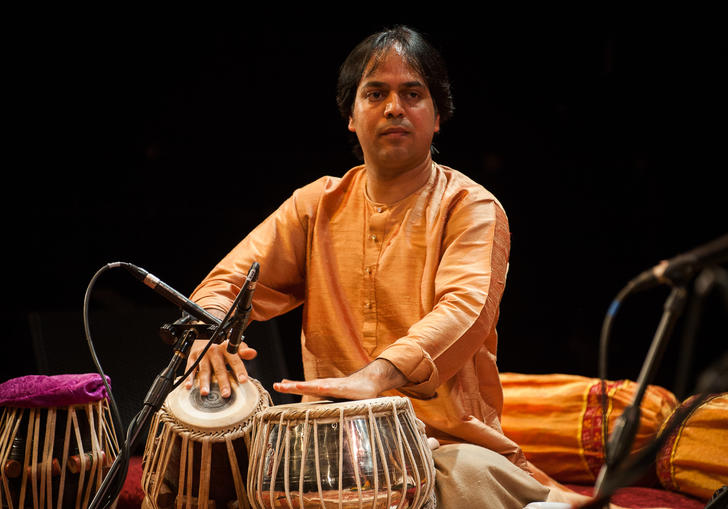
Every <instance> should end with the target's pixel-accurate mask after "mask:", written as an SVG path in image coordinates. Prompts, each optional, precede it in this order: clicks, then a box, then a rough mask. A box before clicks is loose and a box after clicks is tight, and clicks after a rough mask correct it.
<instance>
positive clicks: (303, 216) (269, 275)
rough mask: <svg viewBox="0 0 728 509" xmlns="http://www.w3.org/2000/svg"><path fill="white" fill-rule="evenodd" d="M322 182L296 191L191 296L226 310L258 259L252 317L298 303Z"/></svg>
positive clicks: (271, 314) (264, 316) (204, 304)
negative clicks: (307, 243) (258, 272)
mask: <svg viewBox="0 0 728 509" xmlns="http://www.w3.org/2000/svg"><path fill="white" fill-rule="evenodd" d="M324 181H325V179H323V178H322V179H319V180H317V181H316V182H313V183H312V184H309V185H308V186H306V187H303V188H301V189H298V190H296V191H295V192H294V193H293V195H292V196H291V197H290V198H288V199H287V200H286V201H285V202H284V203H283V204H282V205H281V206H280V207H279V208H278V209H277V210H276V211H275V212H273V213H272V214H271V215H270V216H268V217H267V218H266V219H265V220H264V221H263V222H262V223H261V224H260V225H258V226H257V227H256V228H255V229H254V230H253V231H252V232H250V234H248V235H247V236H246V237H245V238H244V239H243V240H242V241H241V242H240V243H239V244H238V245H237V246H235V248H233V249H232V251H230V252H229V253H228V254H227V255H226V256H225V257H224V258H223V259H222V260H221V261H220V262H219V263H218V264H217V265H216V266H215V267H214V268H213V269H212V271H211V272H210V273H209V274H208V275H207V277H205V279H204V280H203V281H202V282H201V283H200V284H199V285H198V286H197V288H196V289H195V290H194V291H193V292H192V295H191V297H190V298H191V300H193V301H194V302H196V303H197V304H198V305H199V306H201V307H202V308H204V309H208V310H217V311H222V312H227V310H228V309H229V308H230V306H231V305H232V303H233V301H234V300H235V297H236V296H237V295H238V293H239V292H240V289H241V287H242V284H243V283H244V281H245V277H246V275H247V273H248V270H249V269H250V267H251V265H252V264H253V262H258V263H259V264H260V274H259V277H258V282H257V285H256V290H255V294H254V295H253V310H252V312H251V319H252V320H257V321H263V320H268V319H270V318H273V317H275V316H278V315H281V314H283V313H286V312H287V311H290V310H291V309H294V308H295V307H297V306H299V305H300V304H301V303H302V302H303V296H304V279H305V267H306V263H305V258H306V238H307V232H308V224H309V220H310V217H311V216H312V214H315V210H316V203H317V202H318V199H319V197H320V195H321V192H322V189H323V186H324V185H325V182H324Z"/></svg>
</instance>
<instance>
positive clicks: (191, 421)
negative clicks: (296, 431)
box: [142, 376, 272, 509]
mask: <svg viewBox="0 0 728 509" xmlns="http://www.w3.org/2000/svg"><path fill="white" fill-rule="evenodd" d="M229 378H230V385H231V388H232V391H231V395H230V397H229V398H223V397H222V396H221V395H220V390H219V387H218V385H217V383H214V382H213V383H211V384H210V393H209V395H207V396H201V395H200V391H199V387H198V386H195V387H194V388H193V389H191V390H188V389H186V388H185V387H184V386H183V385H180V386H179V387H177V388H176V389H175V390H173V391H172V392H171V393H170V394H169V395H168V396H167V399H166V400H165V402H164V405H163V406H162V408H161V409H160V410H159V411H158V412H157V413H156V414H155V416H154V418H153V420H152V422H151V424H150V428H149V436H148V438H147V444H146V448H145V451H144V458H143V465H144V468H143V472H142V489H143V491H144V494H145V500H144V507H147V508H149V507H152V508H158V509H164V508H168V507H178V508H181V507H186V508H196V507H199V508H205V507H207V508H211V509H214V508H218V509H219V508H228V507H229V508H237V507H239V508H245V507H249V505H248V502H247V494H246V492H245V474H246V472H247V466H248V455H247V444H246V442H245V437H246V432H247V429H248V426H249V425H250V423H251V421H252V417H253V415H254V414H255V413H257V412H259V411H261V410H262V409H263V408H267V407H269V406H270V405H271V404H272V403H271V399H270V395H269V394H268V392H266V391H265V389H263V387H262V386H261V384H260V382H258V381H257V380H254V379H249V380H248V381H247V382H245V383H242V384H238V382H237V381H236V380H235V379H234V378H233V377H232V376H230V377H229Z"/></svg>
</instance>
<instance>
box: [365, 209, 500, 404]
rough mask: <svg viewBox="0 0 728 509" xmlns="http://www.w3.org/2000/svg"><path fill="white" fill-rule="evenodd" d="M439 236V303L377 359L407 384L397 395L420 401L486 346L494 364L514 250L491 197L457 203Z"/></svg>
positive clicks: (437, 276)
mask: <svg viewBox="0 0 728 509" xmlns="http://www.w3.org/2000/svg"><path fill="white" fill-rule="evenodd" d="M435 232H436V233H438V234H441V237H440V238H437V239H430V240H432V241H433V242H437V241H440V245H441V249H440V254H441V257H440V260H439V263H438V264H437V266H436V267H435V268H434V270H435V277H434V287H435V288H434V297H435V298H434V302H435V304H434V306H433V308H432V310H431V311H430V312H429V313H427V314H426V315H424V316H423V318H421V319H420V320H419V321H417V322H416V323H414V324H413V325H412V326H411V327H410V328H409V329H408V333H407V335H406V336H404V337H402V338H400V339H398V340H397V341H395V342H394V343H393V344H392V345H390V346H389V347H387V348H386V349H384V350H383V351H382V352H381V353H380V354H379V355H378V357H379V358H383V359H386V360H388V361H390V362H392V363H393V364H394V365H395V366H396V367H397V368H398V369H399V370H400V371H401V372H402V373H403V374H404V375H405V376H406V377H407V379H408V380H409V382H410V383H409V384H408V385H407V386H405V387H402V388H400V390H401V391H402V392H404V393H406V394H408V395H411V396H413V397H418V398H427V397H431V396H433V395H434V393H435V390H436V389H437V387H438V386H439V385H440V384H442V383H444V382H445V381H446V380H448V379H449V378H451V377H452V376H453V375H454V374H455V373H457V372H458V371H459V370H460V369H461V368H462V367H463V365H464V363H466V362H470V361H471V360H472V358H473V356H474V355H475V354H476V352H478V351H479V350H481V349H482V348H483V346H485V348H486V350H487V352H486V354H487V355H490V356H492V366H495V352H496V335H495V324H496V322H497V318H498V309H499V305H500V299H501V297H502V295H503V290H504V288H505V280H506V273H507V269H508V256H509V251H510V232H509V227H508V220H507V218H506V215H505V213H504V211H503V209H502V208H501V206H500V204H499V203H498V202H497V201H495V200H494V199H492V198H489V197H488V196H485V197H483V196H480V197H479V198H477V199H466V200H462V201H461V202H459V203H457V204H456V205H454V206H453V208H452V210H451V211H450V212H449V214H447V218H446V219H445V224H444V228H442V229H439V230H438V229H435ZM489 343H492V344H489ZM493 371H494V373H492V374H487V373H479V376H482V377H484V379H486V380H487V379H488V378H493V379H494V380H493V381H494V383H498V382H497V376H498V375H497V371H496V368H495V367H494V368H493Z"/></svg>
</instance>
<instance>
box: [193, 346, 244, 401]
mask: <svg viewBox="0 0 728 509" xmlns="http://www.w3.org/2000/svg"><path fill="white" fill-rule="evenodd" d="M227 344H228V342H227V341H224V342H222V343H220V344H219V345H211V346H210V348H209V349H208V350H207V352H205V355H204V356H203V357H202V359H201V360H200V363H199V364H198V365H197V369H196V371H195V373H190V376H189V377H187V380H185V387H186V388H187V389H191V388H192V385H193V383H194V380H195V376H196V377H197V379H198V382H199V385H200V394H201V395H202V396H207V395H208V394H210V381H211V379H212V376H214V377H215V381H216V382H217V385H218V386H219V387H220V394H222V397H224V398H228V397H230V380H229V379H228V375H227V370H228V366H230V370H231V371H232V373H233V376H234V377H235V378H236V379H237V380H238V382H240V383H242V382H245V381H247V380H248V371H247V370H246V369H245V364H244V363H243V360H251V359H254V358H255V357H256V356H257V355H258V352H257V351H255V350H254V349H252V348H250V347H248V345H246V344H245V343H240V346H239V347H238V352H237V354H235V353H232V354H231V353H228V352H227ZM205 345H207V340H206V339H198V340H197V341H195V342H194V344H193V345H192V348H191V349H190V354H189V356H188V357H187V367H186V368H185V369H186V370H187V369H189V368H190V367H191V366H192V364H193V363H194V362H195V361H196V360H197V358H198V357H199V356H200V353H201V352H202V350H203V349H204V348H205Z"/></svg>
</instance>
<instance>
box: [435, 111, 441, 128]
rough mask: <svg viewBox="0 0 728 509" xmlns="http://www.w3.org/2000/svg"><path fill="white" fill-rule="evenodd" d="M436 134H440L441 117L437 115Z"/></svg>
mask: <svg viewBox="0 0 728 509" xmlns="http://www.w3.org/2000/svg"><path fill="white" fill-rule="evenodd" d="M435 132H436V133H439V132H440V115H439V114H437V115H435Z"/></svg>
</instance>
